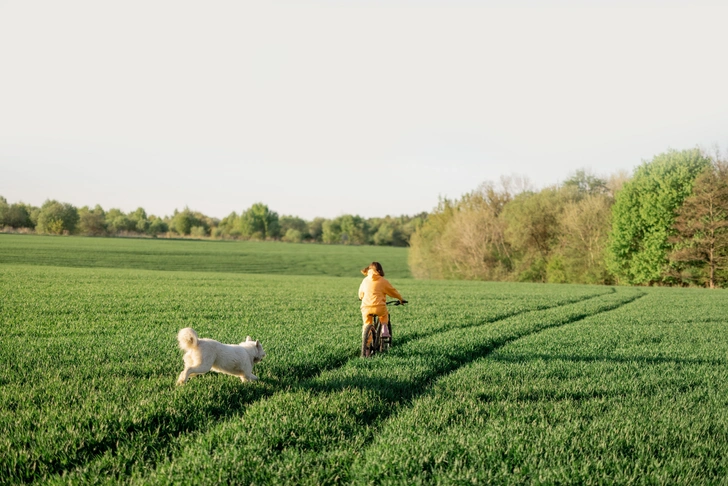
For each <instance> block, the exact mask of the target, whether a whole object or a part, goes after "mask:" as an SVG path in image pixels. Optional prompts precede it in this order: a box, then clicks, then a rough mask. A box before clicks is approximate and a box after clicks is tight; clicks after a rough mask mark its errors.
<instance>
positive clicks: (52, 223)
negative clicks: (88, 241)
mask: <svg viewBox="0 0 728 486" xmlns="http://www.w3.org/2000/svg"><path fill="white" fill-rule="evenodd" d="M78 220H79V217H78V210H77V209H76V207H75V206H73V205H71V204H69V203H60V202H58V201H56V200H51V199H49V200H47V201H46V202H44V203H43V205H42V206H41V208H40V213H39V214H38V224H37V226H36V232H38V233H50V234H62V233H73V232H74V231H75V230H76V225H77V224H78Z"/></svg>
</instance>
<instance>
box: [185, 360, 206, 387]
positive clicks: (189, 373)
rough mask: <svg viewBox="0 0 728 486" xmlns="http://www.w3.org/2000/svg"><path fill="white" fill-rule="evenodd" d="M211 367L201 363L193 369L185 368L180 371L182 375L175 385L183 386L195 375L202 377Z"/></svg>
mask: <svg viewBox="0 0 728 486" xmlns="http://www.w3.org/2000/svg"><path fill="white" fill-rule="evenodd" d="M211 367H212V366H210V365H208V364H206V363H202V364H200V365H197V366H195V367H193V368H185V369H184V370H183V371H182V373H181V374H180V375H179V379H178V380H177V384H178V385H183V384H185V383H187V380H189V379H190V378H192V377H193V376H196V375H204V374H205V373H207V372H208V371H210V368H211Z"/></svg>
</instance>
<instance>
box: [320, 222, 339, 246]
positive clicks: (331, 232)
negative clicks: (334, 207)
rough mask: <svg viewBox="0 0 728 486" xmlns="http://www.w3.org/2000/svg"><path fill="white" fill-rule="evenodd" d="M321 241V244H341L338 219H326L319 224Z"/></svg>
mask: <svg viewBox="0 0 728 486" xmlns="http://www.w3.org/2000/svg"><path fill="white" fill-rule="evenodd" d="M321 241H322V242H323V243H341V222H340V220H339V218H336V219H327V220H324V221H323V222H322V223H321Z"/></svg>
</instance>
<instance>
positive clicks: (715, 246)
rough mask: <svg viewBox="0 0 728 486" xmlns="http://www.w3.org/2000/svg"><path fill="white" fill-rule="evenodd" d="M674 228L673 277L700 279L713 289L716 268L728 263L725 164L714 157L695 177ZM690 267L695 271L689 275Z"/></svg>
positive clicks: (727, 197) (727, 173) (671, 258)
mask: <svg viewBox="0 0 728 486" xmlns="http://www.w3.org/2000/svg"><path fill="white" fill-rule="evenodd" d="M674 229H675V232H676V234H675V236H674V237H673V238H672V239H671V242H672V243H673V244H674V250H673V251H672V253H671V254H670V260H671V262H673V271H672V274H673V276H677V277H678V278H680V279H681V280H683V281H684V280H688V281H689V280H698V281H700V280H703V281H704V283H705V285H707V286H708V287H710V288H711V289H713V288H716V286H717V284H718V271H719V270H721V269H724V268H726V264H728V163H726V162H725V161H721V160H720V159H716V160H714V163H713V166H712V167H709V168H708V169H706V170H705V171H704V172H703V173H702V174H701V175H700V176H699V177H698V178H697V179H696V181H695V184H694V186H693V192H692V194H691V195H690V196H689V197H688V198H687V199H685V201H684V203H683V205H682V207H680V208H679V210H678V212H677V217H676V218H675V225H674ZM691 269H692V270H698V272H697V274H696V272H693V274H692V275H691V273H690V270H691ZM701 274H702V275H701Z"/></svg>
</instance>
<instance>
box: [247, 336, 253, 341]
mask: <svg viewBox="0 0 728 486" xmlns="http://www.w3.org/2000/svg"><path fill="white" fill-rule="evenodd" d="M252 340H253V338H252V337H250V336H247V337H246V338H245V341H246V342H247V341H252Z"/></svg>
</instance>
